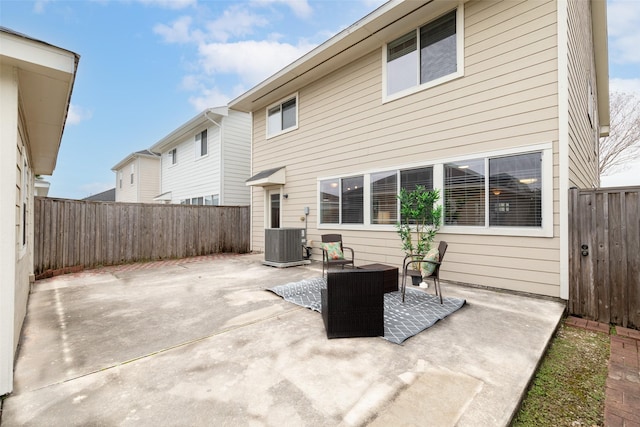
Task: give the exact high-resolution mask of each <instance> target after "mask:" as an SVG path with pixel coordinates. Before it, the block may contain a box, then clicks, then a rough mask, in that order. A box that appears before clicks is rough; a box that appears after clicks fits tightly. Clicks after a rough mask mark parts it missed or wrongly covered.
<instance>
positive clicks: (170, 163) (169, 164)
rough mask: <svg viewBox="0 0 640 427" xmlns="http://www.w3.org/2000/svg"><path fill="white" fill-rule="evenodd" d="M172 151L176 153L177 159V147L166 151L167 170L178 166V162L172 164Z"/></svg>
mask: <svg viewBox="0 0 640 427" xmlns="http://www.w3.org/2000/svg"><path fill="white" fill-rule="evenodd" d="M173 150H175V152H176V157H177V154H178V147H174V148H172V149H171V150H169V151H167V156H168V159H169V160H168V166H167V167H169V168H172V167H175V166H178V162H177V161H176V162H175V163H174V162H173Z"/></svg>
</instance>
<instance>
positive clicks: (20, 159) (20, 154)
mask: <svg viewBox="0 0 640 427" xmlns="http://www.w3.org/2000/svg"><path fill="white" fill-rule="evenodd" d="M79 59H80V57H79V56H78V55H77V54H75V53H73V52H71V51H68V50H65V49H61V48H59V47H56V46H52V45H50V44H48V43H45V42H42V41H39V40H35V39H32V38H30V37H28V36H25V35H23V34H19V33H16V32H14V31H12V30H9V29H7V28H4V27H0V94H2V96H1V97H0V117H2V120H0V200H2V203H0V236H2V239H0V395H4V394H6V393H9V392H11V391H12V390H13V367H14V357H15V353H16V349H17V347H18V340H19V339H20V331H21V329H22V324H23V322H24V318H25V315H26V312H27V300H28V298H29V287H30V280H31V279H33V242H34V236H33V217H34V216H33V197H34V192H35V176H36V175H51V174H52V173H53V170H54V168H55V166H56V159H57V156H58V150H59V148H60V142H61V139H62V133H63V130H64V126H65V122H66V118H67V114H68V111H69V102H70V100H71V92H72V89H73V84H74V81H75V77H76V69H77V66H78V61H79Z"/></svg>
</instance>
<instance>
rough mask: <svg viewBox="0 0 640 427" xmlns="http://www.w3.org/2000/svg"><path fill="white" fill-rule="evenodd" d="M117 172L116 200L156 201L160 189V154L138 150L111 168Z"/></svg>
mask: <svg viewBox="0 0 640 427" xmlns="http://www.w3.org/2000/svg"><path fill="white" fill-rule="evenodd" d="M111 170H112V171H114V172H115V173H116V202H129V203H154V202H155V201H154V200H153V198H154V197H155V196H157V195H158V191H160V156H159V155H158V154H157V153H154V152H153V151H149V150H141V151H136V152H135V153H131V154H129V155H128V156H127V157H125V158H124V159H122V160H121V161H120V162H118V164H116V165H115V166H114V167H112V168H111Z"/></svg>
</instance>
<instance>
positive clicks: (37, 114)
mask: <svg viewBox="0 0 640 427" xmlns="http://www.w3.org/2000/svg"><path fill="white" fill-rule="evenodd" d="M79 60H80V55H78V54H77V53H74V52H71V51H70V50H66V49H62V48H59V47H56V46H54V45H51V44H49V43H45V42H43V41H40V40H36V39H34V38H31V37H28V36H26V35H24V34H20V33H18V32H16V31H13V30H10V29H8V28H5V27H0V62H2V64H3V65H5V64H6V65H10V66H14V67H17V69H18V82H19V83H18V84H19V91H20V99H21V101H22V108H23V111H24V115H25V117H27V120H26V121H25V123H26V126H27V129H26V130H27V133H28V135H29V145H30V147H31V153H32V164H31V166H32V169H33V171H34V173H35V174H40V175H51V174H52V173H53V170H54V169H55V166H56V161H57V158H58V150H59V149H60V143H61V141H62V133H63V132H64V126H65V122H66V119H67V115H68V113H69V104H70V102H71V93H72V91H73V85H74V82H75V77H76V71H77V68H78V61H79Z"/></svg>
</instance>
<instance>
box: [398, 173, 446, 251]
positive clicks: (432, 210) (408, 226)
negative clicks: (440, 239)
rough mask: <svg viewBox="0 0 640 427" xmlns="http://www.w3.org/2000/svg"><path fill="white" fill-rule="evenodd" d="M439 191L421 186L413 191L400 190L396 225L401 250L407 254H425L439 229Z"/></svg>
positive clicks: (440, 211) (440, 216) (440, 212)
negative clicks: (398, 214) (398, 216)
mask: <svg viewBox="0 0 640 427" xmlns="http://www.w3.org/2000/svg"><path fill="white" fill-rule="evenodd" d="M439 199H440V191H438V190H427V188H426V187H425V186H423V185H418V186H416V189H415V190H413V191H407V190H406V189H405V188H401V189H400V194H399V195H398V201H399V203H400V221H399V222H398V223H396V229H397V231H398V235H399V236H400V239H401V240H402V249H403V250H404V251H405V253H407V254H420V255H424V254H426V253H427V252H428V251H429V249H431V243H432V242H433V240H434V239H435V236H436V233H437V232H438V230H439V229H440V224H441V222H442V206H441V205H438V206H436V202H437V201H438V200H439Z"/></svg>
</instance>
